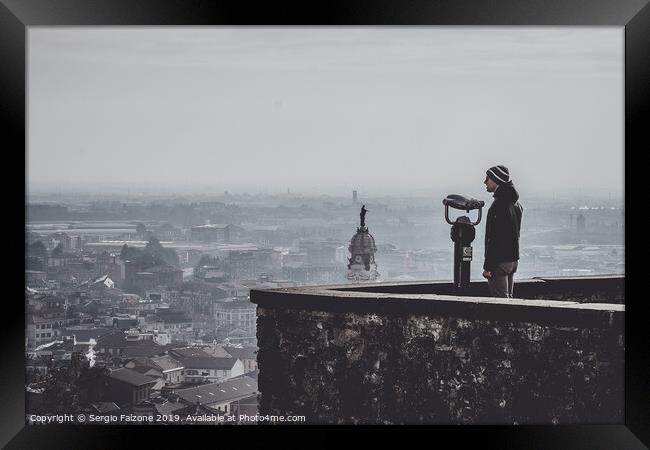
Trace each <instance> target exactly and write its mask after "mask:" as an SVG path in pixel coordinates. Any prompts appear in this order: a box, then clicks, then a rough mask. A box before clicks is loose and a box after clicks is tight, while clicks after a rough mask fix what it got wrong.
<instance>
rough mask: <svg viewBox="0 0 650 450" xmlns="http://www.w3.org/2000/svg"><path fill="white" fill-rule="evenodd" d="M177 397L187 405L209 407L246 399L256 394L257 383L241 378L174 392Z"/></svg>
mask: <svg viewBox="0 0 650 450" xmlns="http://www.w3.org/2000/svg"><path fill="white" fill-rule="evenodd" d="M175 393H176V394H177V395H178V397H179V398H180V399H181V400H183V401H184V402H185V403H188V404H196V402H197V400H198V402H199V403H200V404H206V405H210V404H213V403H224V402H227V401H234V400H237V399H239V398H246V397H249V396H251V395H253V394H255V393H257V382H256V381H255V380H253V379H251V378H249V377H241V378H236V379H232V380H228V381H224V382H221V383H209V384H203V385H199V386H196V387H192V388H188V389H181V390H178V391H175Z"/></svg>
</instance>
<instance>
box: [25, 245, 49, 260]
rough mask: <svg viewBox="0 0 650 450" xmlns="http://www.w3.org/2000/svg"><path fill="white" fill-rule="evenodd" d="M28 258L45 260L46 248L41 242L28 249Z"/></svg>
mask: <svg viewBox="0 0 650 450" xmlns="http://www.w3.org/2000/svg"><path fill="white" fill-rule="evenodd" d="M29 253H30V256H35V257H37V258H44V259H47V248H46V247H45V244H43V243H42V242H41V241H36V242H34V243H33V244H32V245H31V247H30V249H29Z"/></svg>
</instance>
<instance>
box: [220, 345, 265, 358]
mask: <svg viewBox="0 0 650 450" xmlns="http://www.w3.org/2000/svg"><path fill="white" fill-rule="evenodd" d="M223 349H224V350H225V351H227V352H228V354H230V356H232V357H233V358H239V359H256V358H257V347H244V348H238V347H224V348H223Z"/></svg>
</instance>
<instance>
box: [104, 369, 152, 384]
mask: <svg viewBox="0 0 650 450" xmlns="http://www.w3.org/2000/svg"><path fill="white" fill-rule="evenodd" d="M108 376H109V377H110V378H113V379H114V380H119V381H122V382H123V383H127V384H130V385H131V386H143V385H145V384H154V383H155V382H156V380H153V379H151V378H150V377H147V376H145V375H142V374H140V373H138V372H136V371H135V370H131V369H125V368H121V369H115V370H113V371H112V372H111V373H110V374H109V375H108Z"/></svg>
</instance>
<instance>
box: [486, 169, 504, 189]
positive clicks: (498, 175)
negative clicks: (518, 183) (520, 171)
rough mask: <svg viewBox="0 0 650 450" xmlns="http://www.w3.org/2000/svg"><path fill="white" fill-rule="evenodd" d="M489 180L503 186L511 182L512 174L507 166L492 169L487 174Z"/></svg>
mask: <svg viewBox="0 0 650 450" xmlns="http://www.w3.org/2000/svg"><path fill="white" fill-rule="evenodd" d="M486 174H487V176H488V178H490V180H492V181H494V182H495V183H496V184H498V185H499V186H501V185H502V184H507V183H508V182H510V173H509V172H508V168H507V167H506V166H494V167H490V168H489V169H488V170H487V172H486Z"/></svg>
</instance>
